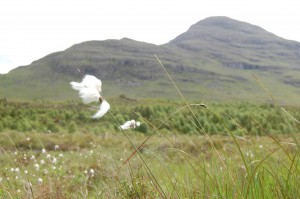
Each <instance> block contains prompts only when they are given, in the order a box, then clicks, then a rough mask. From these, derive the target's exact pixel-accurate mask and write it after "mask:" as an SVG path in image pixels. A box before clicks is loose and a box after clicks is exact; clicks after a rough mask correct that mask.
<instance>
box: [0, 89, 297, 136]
mask: <svg viewBox="0 0 300 199" xmlns="http://www.w3.org/2000/svg"><path fill="white" fill-rule="evenodd" d="M109 101H110V103H111V104H112V109H111V113H112V114H113V115H114V117H115V118H116V119H117V121H118V122H119V123H123V122H125V121H128V120H131V119H135V120H138V121H141V122H143V123H144V124H143V125H141V126H140V127H138V128H137V129H136V131H137V132H140V133H144V134H149V133H151V131H148V129H149V127H151V125H154V126H156V127H158V129H159V130H161V131H162V132H164V133H172V134H181V133H183V134H195V135H203V134H205V133H208V134H227V133H226V129H227V128H228V129H229V130H230V131H231V132H232V133H233V134H235V135H266V133H268V134H272V135H276V134H291V133H296V132H297V131H298V128H299V125H298V124H297V122H296V121H295V120H294V119H293V118H292V117H290V116H288V115H286V113H285V112H284V110H287V111H288V112H289V113H290V114H291V115H293V117H295V118H300V111H299V110H300V109H299V108H297V107H285V108H284V109H283V108H281V107H276V106H273V105H268V104H261V105H258V104H252V103H245V102H236V103H216V102H215V103H206V105H207V108H204V107H203V106H201V104H199V102H194V103H191V105H190V107H191V108H192V109H193V112H194V114H195V117H192V116H191V115H190V114H191V113H190V110H189V109H188V107H187V106H185V105H184V104H183V103H180V102H178V101H174V100H168V101H167V100H151V99H149V100H146V99H144V100H136V99H129V98H127V97H126V96H124V95H122V96H120V97H118V98H111V99H110V100H109ZM97 109H98V107H97V106H96V104H95V105H84V104H82V103H80V102H61V103H57V102H56V103H55V102H43V101H34V102H18V101H11V100H7V99H2V100H0V116H1V121H0V131H5V130H14V131H20V132H32V131H38V132H44V133H47V132H52V133H75V132H80V133H94V134H96V135H97V134H101V133H103V132H104V131H114V132H115V131H118V125H117V124H116V123H115V121H114V118H113V117H111V115H110V114H107V115H106V116H105V117H104V118H102V119H100V120H92V119H91V117H90V116H91V115H93V114H94V113H95V112H96V111H97ZM146 121H147V122H148V123H147V122H146ZM225 124H226V125H225Z"/></svg>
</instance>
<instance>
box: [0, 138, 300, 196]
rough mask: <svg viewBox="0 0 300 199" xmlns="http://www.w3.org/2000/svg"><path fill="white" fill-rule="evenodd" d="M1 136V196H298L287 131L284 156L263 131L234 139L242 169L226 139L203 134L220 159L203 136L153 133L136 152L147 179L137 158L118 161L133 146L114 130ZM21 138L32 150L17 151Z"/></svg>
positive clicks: (294, 159) (294, 160)
mask: <svg viewBox="0 0 300 199" xmlns="http://www.w3.org/2000/svg"><path fill="white" fill-rule="evenodd" d="M128 134H129V136H130V139H131V140H132V142H133V143H134V144H135V145H139V144H140V143H141V142H142V141H143V140H144V139H145V136H143V135H142V134H137V133H136V132H128ZM298 138H299V137H297V139H298ZM3 139H5V140H7V144H6V145H4V146H3V147H2V148H1V151H2V156H1V159H0V161H1V165H2V170H1V178H2V181H1V192H0V193H1V196H2V197H3V198H16V197H17V198H24V197H30V196H33V198H40V197H43V198H47V197H49V198H53V197H58V198H77V197H83V198H107V197H109V198H111V197H114V198H146V197H150V198H153V197H162V196H164V195H165V196H167V197H171V198H207V197H208V198H213V197H221V198H278V197H279V198H280V197H284V198H285V197H287V198H295V197H297V196H299V194H300V193H299V190H298V189H297V187H299V179H298V178H299V169H300V168H299V165H298V161H299V153H298V152H299V149H298V146H297V145H296V144H295V143H294V142H293V140H292V139H291V138H289V137H288V136H278V137H276V140H277V141H279V143H280V144H281V145H282V147H283V149H284V150H285V151H287V153H285V152H284V151H283V150H282V149H281V147H279V146H278V144H277V143H276V142H274V140H272V139H271V138H269V137H266V136H263V137H259V138H257V137H254V136H246V137H243V139H239V138H237V139H238V144H239V147H240V148H241V150H242V152H243V155H244V156H245V161H246V164H247V167H248V171H247V169H246V166H245V165H244V162H243V160H242V158H241V155H240V154H239V151H238V150H237V147H236V146H235V144H234V143H233V141H232V139H231V138H230V137H229V136H217V135H215V136H211V137H210V139H211V140H212V142H213V144H214V147H215V149H216V150H217V152H218V153H219V154H220V156H221V158H222V159H220V157H219V155H217V154H216V150H215V149H214V148H212V146H211V143H210V141H209V140H208V138H207V137H206V136H191V135H190V136H187V135H168V136H153V137H152V138H151V139H150V140H149V142H147V143H146V145H145V146H144V147H142V148H141V149H140V154H141V155H142V156H143V157H144V159H145V161H146V163H147V166H148V167H149V168H150V170H151V172H152V173H153V176H149V173H148V171H147V169H146V168H145V164H144V163H143V162H142V161H141V160H140V159H139V158H138V156H133V157H132V158H131V159H130V160H129V162H128V163H127V164H125V165H123V163H124V162H125V160H126V159H127V158H128V157H129V156H130V154H131V153H132V152H133V150H134V149H133V148H132V146H131V145H130V144H129V142H128V140H126V139H125V138H124V136H123V135H122V134H120V133H109V134H102V135H92V134H82V133H76V134H71V135H70V134H60V135H57V134H40V133H19V132H5V133H2V134H1V140H3ZM49 140H52V141H50V143H49ZM24 143H26V145H28V146H30V147H31V148H30V149H24V148H23V146H24ZM55 145H57V146H58V148H57V147H56V148H55ZM44 147H46V148H47V149H46V152H45V153H43V152H42V149H43V148H44ZM289 156H290V157H291V159H290V158H289ZM55 159H56V161H54V160H55ZM36 164H38V166H36ZM17 168H18V169H17ZM16 169H17V170H18V171H16ZM39 178H41V179H42V183H40V182H39V180H38V179H39ZM153 178H155V179H156V180H157V183H158V184H159V185H160V186H161V189H162V191H161V190H160V189H159V188H158V187H157V184H156V183H155V182H154V179H153ZM30 183H31V184H30ZM162 192H163V193H164V195H163V194H162Z"/></svg>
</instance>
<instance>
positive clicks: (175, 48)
mask: <svg viewBox="0 0 300 199" xmlns="http://www.w3.org/2000/svg"><path fill="white" fill-rule="evenodd" d="M299 49H300V43H298V42H295V41H289V40H285V39H283V38H280V37H277V36H276V35H274V34H272V33H269V32H267V31H265V30H263V29H262V28H260V27H258V26H254V25H251V24H248V23H244V22H240V21H237V20H233V19H230V18H227V17H210V18H207V19H204V20H202V21H199V22H198V23H196V24H194V25H192V26H191V28H190V29H189V30H188V31H187V32H185V33H183V34H181V35H179V36H178V37H176V38H175V39H173V40H171V41H170V42H169V43H167V44H164V45H154V44H149V43H144V42H138V41H134V40H131V39H127V38H124V39H121V40H105V41H87V42H83V43H80V44H76V45H74V46H71V47H70V48H68V49H66V50H65V51H62V52H56V53H52V54H50V55H47V56H45V57H44V58H41V59H40V60H37V61H34V62H33V63H32V64H30V65H28V66H23V67H19V68H17V69H15V70H13V71H11V72H10V73H8V74H6V75H1V76H0V97H8V98H14V99H39V100H40V99H46V100H70V99H77V98H76V95H77V94H76V92H74V91H73V90H72V89H71V88H70V86H69V83H68V82H69V81H74V80H75V81H80V80H81V78H82V76H83V75H84V74H92V75H95V76H97V77H99V78H101V80H102V81H103V92H104V95H105V96H119V95H121V94H124V95H126V96H130V97H151V98H157V97H158V98H160V97H164V98H174V97H178V93H177V92H176V91H175V89H174V88H173V86H172V84H171V82H170V81H169V79H168V78H167V76H166V74H165V73H164V71H163V69H162V67H161V66H160V65H159V64H158V62H157V60H156V58H155V56H154V54H156V55H157V56H158V57H159V58H160V60H161V61H162V62H163V64H164V66H165V67H166V69H167V70H168V71H169V72H170V74H171V76H172V77H173V78H174V80H175V82H176V83H177V85H178V87H179V88H180V89H181V91H182V92H183V94H184V95H185V96H186V97H187V98H190V99H201V100H202V99H203V100H216V101H224V100H225V101H226V100H250V101H266V100H267V99H269V96H267V95H266V94H265V92H264V91H263V89H261V88H260V86H259V84H258V83H257V82H256V80H255V79H254V78H253V75H255V76H257V77H258V78H259V80H260V82H262V83H263V84H264V86H265V87H266V88H268V89H269V90H270V92H271V93H272V94H273V95H274V96H275V97H276V98H277V99H278V100H279V102H280V103H287V104H299V99H300V89H299V86H300V80H299V77H300V51H299Z"/></svg>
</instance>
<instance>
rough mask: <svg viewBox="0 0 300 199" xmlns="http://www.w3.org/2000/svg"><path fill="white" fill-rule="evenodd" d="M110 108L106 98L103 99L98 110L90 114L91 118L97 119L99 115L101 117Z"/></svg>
mask: <svg viewBox="0 0 300 199" xmlns="http://www.w3.org/2000/svg"><path fill="white" fill-rule="evenodd" d="M109 109H110V105H109V103H108V102H107V101H106V100H103V102H102V103H101V105H100V107H99V110H98V112H97V113H96V114H95V115H93V116H92V118H94V119H98V118H100V117H102V116H103V115H105V113H107V111H108V110H109Z"/></svg>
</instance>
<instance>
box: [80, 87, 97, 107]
mask: <svg viewBox="0 0 300 199" xmlns="http://www.w3.org/2000/svg"><path fill="white" fill-rule="evenodd" d="M79 96H80V98H81V99H82V101H83V103H85V104H88V103H91V102H97V101H99V98H100V97H101V95H100V93H99V92H98V91H97V90H96V89H95V88H82V89H80V90H79Z"/></svg>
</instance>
